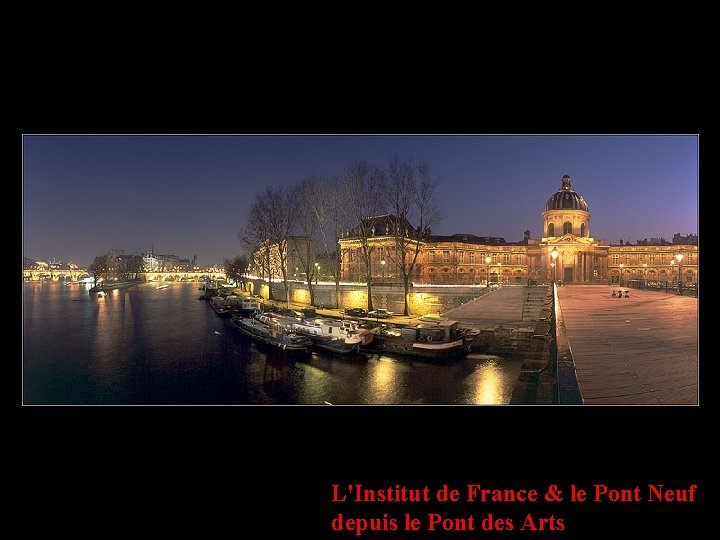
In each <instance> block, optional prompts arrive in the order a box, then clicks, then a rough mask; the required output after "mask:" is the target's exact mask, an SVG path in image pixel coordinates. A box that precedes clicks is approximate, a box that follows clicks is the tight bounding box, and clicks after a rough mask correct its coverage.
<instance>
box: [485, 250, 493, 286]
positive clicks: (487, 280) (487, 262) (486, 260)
mask: <svg viewBox="0 0 720 540" xmlns="http://www.w3.org/2000/svg"><path fill="white" fill-rule="evenodd" d="M490 261H492V257H490V255H488V256H487V257H485V264H486V265H487V270H486V271H485V273H486V274H487V278H486V279H485V286H486V287H489V286H490Z"/></svg>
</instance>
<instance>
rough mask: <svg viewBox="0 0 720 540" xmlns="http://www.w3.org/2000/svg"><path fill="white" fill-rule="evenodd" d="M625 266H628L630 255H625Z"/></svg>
mask: <svg viewBox="0 0 720 540" xmlns="http://www.w3.org/2000/svg"><path fill="white" fill-rule="evenodd" d="M625 264H630V255H628V254H627V253H626V254H625Z"/></svg>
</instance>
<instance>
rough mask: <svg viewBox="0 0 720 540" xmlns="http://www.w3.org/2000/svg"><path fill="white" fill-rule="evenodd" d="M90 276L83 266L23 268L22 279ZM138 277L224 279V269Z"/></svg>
mask: <svg viewBox="0 0 720 540" xmlns="http://www.w3.org/2000/svg"><path fill="white" fill-rule="evenodd" d="M89 277H92V276H90V274H88V271H87V270H85V269H84V268H76V269H67V270H57V269H52V270H23V281H80V280H81V279H84V278H89ZM139 278H140V280H142V281H205V280H211V281H215V280H224V279H226V275H225V272H224V271H217V270H215V271H196V272H180V271H175V270H173V271H164V272H141V273H140V274H139Z"/></svg>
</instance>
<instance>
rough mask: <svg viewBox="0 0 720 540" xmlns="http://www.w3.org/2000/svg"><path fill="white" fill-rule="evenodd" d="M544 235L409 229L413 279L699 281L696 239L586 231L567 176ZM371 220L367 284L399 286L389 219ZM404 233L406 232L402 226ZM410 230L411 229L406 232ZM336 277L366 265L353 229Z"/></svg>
mask: <svg viewBox="0 0 720 540" xmlns="http://www.w3.org/2000/svg"><path fill="white" fill-rule="evenodd" d="M541 216H542V220H543V229H542V230H543V233H542V237H541V238H530V232H529V231H525V237H524V239H523V240H522V241H520V242H506V241H505V240H504V239H503V238H497V237H487V236H475V235H472V234H453V235H450V236H438V235H432V234H430V233H429V232H424V233H422V234H421V233H420V232H418V233H417V235H416V236H415V237H414V238H411V237H412V234H413V233H412V232H410V233H409V236H408V237H407V239H408V240H409V241H411V242H419V244H420V252H419V256H418V259H417V264H416V268H415V273H414V275H413V276H412V281H414V282H416V283H432V284H448V285H454V284H458V285H461V284H482V283H487V282H488V281H489V282H490V283H501V284H523V283H527V282H528V281H529V280H532V281H536V282H549V281H552V280H553V279H555V280H558V281H562V283H564V284H570V283H585V284H593V283H595V284H608V283H618V282H623V283H625V282H629V283H632V282H633V281H637V282H646V283H650V282H670V283H675V282H677V281H678V279H679V276H680V272H682V279H681V281H682V283H685V284H694V283H697V281H698V244H697V236H696V235H691V236H688V237H680V236H679V235H676V238H675V239H674V240H673V243H670V242H667V241H661V240H653V241H650V242H638V243H636V244H625V245H623V244H622V241H621V243H620V245H610V244H608V243H607V241H606V240H597V239H595V238H594V237H593V236H592V234H591V228H590V217H591V212H590V208H589V206H588V204H587V202H585V200H584V199H583V197H582V196H581V195H579V194H578V193H577V192H576V191H575V190H574V189H573V187H572V180H571V178H570V176H568V175H565V176H563V177H562V184H561V186H560V188H559V189H558V190H557V191H556V192H555V193H554V194H553V195H552V196H551V197H550V198H549V199H548V200H547V202H546V203H545V207H544V210H543V212H542V214H541ZM369 219H371V220H372V221H373V226H372V229H371V230H372V235H371V237H370V238H369V239H368V241H369V245H370V247H371V274H372V276H371V279H372V280H373V281H374V282H382V281H385V282H392V281H395V282H396V281H398V279H399V278H398V275H397V268H393V265H392V264H391V261H392V260H395V259H394V258H393V256H392V255H393V253H394V249H393V246H394V245H395V243H396V238H395V236H394V235H393V233H392V231H393V230H394V227H396V226H397V225H396V223H397V220H396V219H395V218H394V217H393V216H377V217H373V218H369ZM405 228H406V229H408V227H405ZM409 230H410V231H412V227H409ZM339 244H340V250H341V254H342V256H341V261H342V267H341V279H342V280H343V281H364V279H365V273H366V271H365V265H364V263H363V258H362V257H361V256H360V252H359V250H360V243H359V241H358V239H357V237H356V236H354V233H353V231H351V232H350V233H348V234H346V235H344V236H343V238H341V239H340V240H339Z"/></svg>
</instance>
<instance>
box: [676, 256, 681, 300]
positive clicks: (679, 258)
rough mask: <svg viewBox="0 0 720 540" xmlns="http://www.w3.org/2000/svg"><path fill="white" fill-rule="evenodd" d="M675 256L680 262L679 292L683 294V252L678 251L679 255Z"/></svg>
mask: <svg viewBox="0 0 720 540" xmlns="http://www.w3.org/2000/svg"><path fill="white" fill-rule="evenodd" d="M675 258H676V259H677V262H678V294H682V286H683V282H682V260H683V254H682V253H681V252H678V254H677V255H675Z"/></svg>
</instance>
